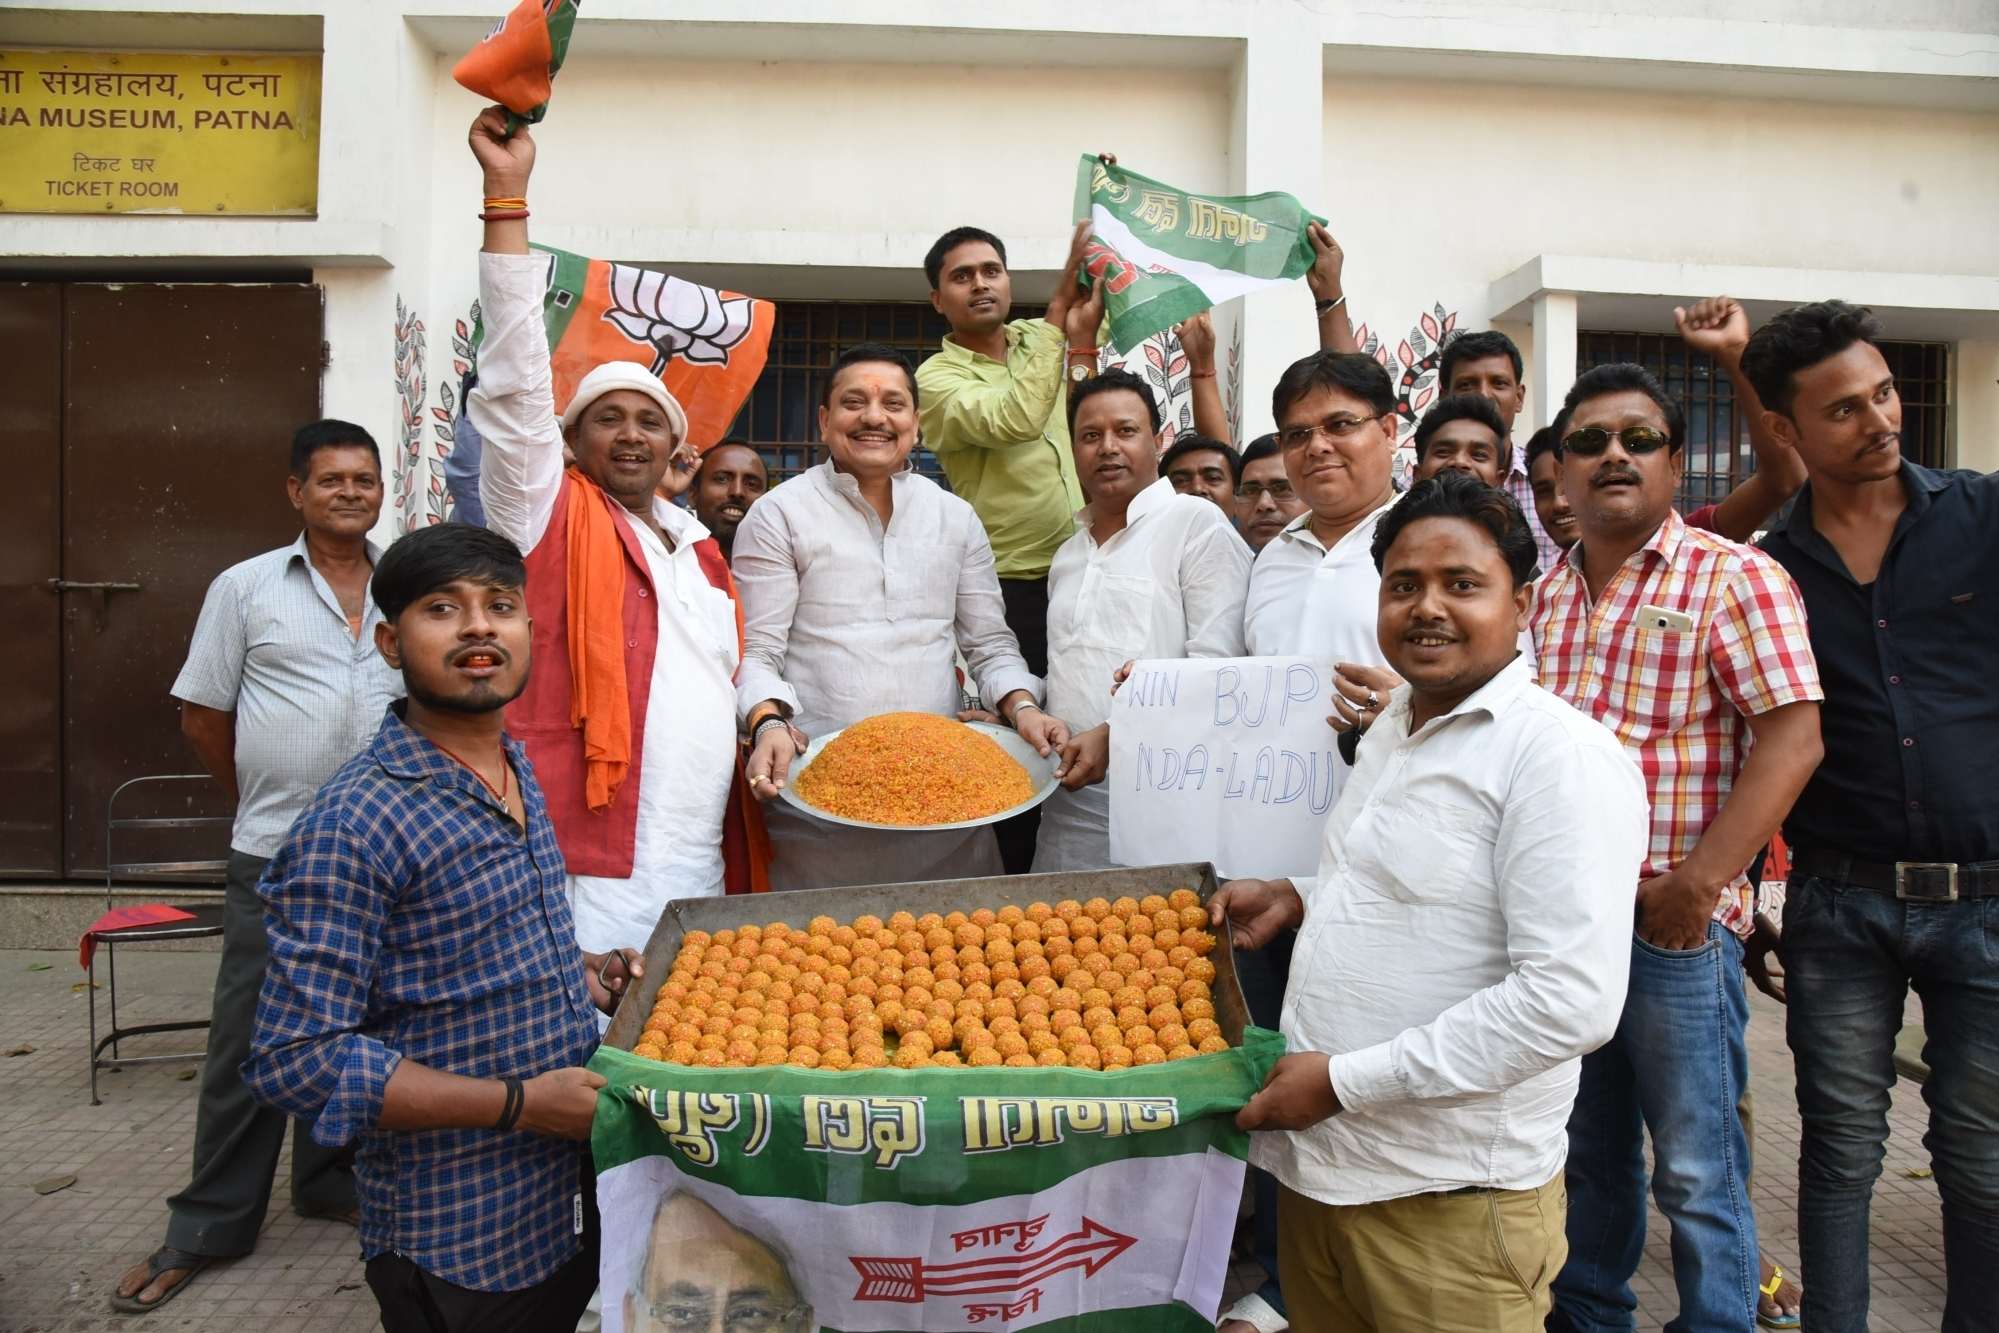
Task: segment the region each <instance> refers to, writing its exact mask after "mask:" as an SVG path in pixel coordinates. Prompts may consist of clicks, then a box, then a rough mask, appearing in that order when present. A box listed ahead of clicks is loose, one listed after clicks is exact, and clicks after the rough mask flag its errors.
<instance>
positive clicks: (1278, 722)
mask: <svg viewBox="0 0 1999 1333" xmlns="http://www.w3.org/2000/svg"><path fill="white" fill-rule="evenodd" d="M1332 678H1333V664H1332V662H1331V661H1315V660H1312V659H1309V658H1303V657H1235V658H1190V659H1184V660H1177V661H1159V662H1140V663H1138V664H1137V665H1136V666H1134V667H1133V668H1132V673H1131V678H1130V679H1129V680H1127V681H1126V682H1125V683H1124V686H1123V687H1122V688H1121V689H1120V690H1119V691H1118V693H1117V697H1116V699H1115V700H1113V702H1112V704H1111V718H1110V723H1111V759H1110V772H1109V774H1108V776H1106V778H1105V779H1104V781H1105V783H1106V784H1107V785H1108V786H1109V788H1110V795H1111V859H1112V860H1114V861H1117V862H1119V863H1120V864H1123V865H1152V864H1158V863H1163V862H1168V861H1213V862H1214V863H1215V868H1216V870H1217V871H1219V872H1220V873H1221V874H1223V875H1225V876H1230V877H1245V876H1248V877H1254V878H1272V877H1277V876H1285V875H1310V874H1315V873H1317V870H1318V866H1319V840H1320V835H1321V833H1322V832H1323V831H1324V829H1325V826H1326V816H1327V814H1328V813H1329V812H1330V811H1331V810H1332V808H1333V802H1334V800H1335V799H1337V798H1338V796H1339V794H1340V789H1341V788H1342V787H1344V786H1345V785H1346V780H1347V774H1348V772H1349V770H1348V768H1347V765H1346V763H1345V761H1344V760H1342V759H1341V758H1340V755H1339V749H1338V744H1337V742H1338V733H1336V732H1335V731H1334V730H1333V729H1332V728H1331V727H1330V726H1328V725H1327V724H1326V715H1327V714H1328V713H1330V712H1331V711H1332V706H1331V704H1330V703H1329V702H1328V700H1329V698H1330V696H1331V693H1332Z"/></svg>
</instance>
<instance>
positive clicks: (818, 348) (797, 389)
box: [729, 301, 1042, 485]
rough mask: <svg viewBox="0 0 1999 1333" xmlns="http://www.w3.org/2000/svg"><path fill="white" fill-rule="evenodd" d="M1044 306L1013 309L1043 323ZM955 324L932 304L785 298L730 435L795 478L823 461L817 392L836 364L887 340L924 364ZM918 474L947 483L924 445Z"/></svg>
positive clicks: (780, 473) (774, 476) (776, 471)
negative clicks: (859, 346)
mask: <svg viewBox="0 0 1999 1333" xmlns="http://www.w3.org/2000/svg"><path fill="white" fill-rule="evenodd" d="M1041 313H1042V307H1041V306H1037V305H1015V306H1014V308H1013V315H1012V318H1014V319H1037V318H1039V317H1040V315H1041ZM950 331H951V326H950V325H949V324H947V323H945V322H944V317H943V316H942V315H940V314H938V313H937V312H936V311H935V310H933V309H931V308H930V303H929V302H928V301H779V302H778V303H777V325H776V327H775V328H774V329H772V331H771V339H770V359H769V360H768V361H767V362H765V363H764V371H763V374H762V375H761V376H759V377H758V379H757V384H756V388H755V389H753V390H752V391H751V392H750V397H749V401H748V402H746V403H744V404H743V410H742V411H741V412H740V413H738V414H737V416H736V419H735V421H734V422H733V423H731V424H730V427H729V435H730V436H731V437H733V438H736V439H741V440H746V441H748V442H749V443H750V444H751V445H752V446H753V447H755V448H756V449H758V450H759V451H761V452H762V454H763V456H764V459H765V461H766V463H767V464H768V465H769V467H770V473H771V481H772V482H773V483H776V482H778V481H780V480H782V479H784V478H786V477H794V476H797V475H798V474H799V473H800V472H803V471H804V470H805V469H806V468H809V467H811V466H812V465H813V464H815V463H820V462H823V461H825V458H826V447H825V446H824V445H822V444H820V443H819V395H820V394H821V393H822V392H824V391H825V388H826V381H827V379H828V377H829V376H830V375H831V373H832V366H833V360H834V358H835V357H837V356H839V355H840V353H841V352H843V351H845V350H846V349H847V348H849V347H852V346H853V345H854V344H855V343H864V342H877V343H887V344H888V345H889V346H890V347H893V348H895V349H896V350H897V351H900V352H902V353H903V354H904V355H905V356H907V357H908V358H909V360H910V363H911V364H912V365H922V364H923V362H924V361H926V360H927V359H929V358H930V357H932V356H934V355H936V353H937V349H938V345H939V344H940V343H941V342H942V340H943V338H944V335H945V334H947V333H949V332H950ZM914 462H915V465H916V470H917V471H919V472H921V473H923V474H924V475H925V476H927V477H930V478H932V479H933V480H935V481H936V482H937V483H938V484H939V485H946V484H948V483H946V482H945V480H944V473H943V470H942V469H941V468H939V467H938V465H937V459H936V457H935V455H933V454H932V453H931V452H930V451H929V450H928V449H924V448H922V447H920V446H919V447H918V448H917V450H916V453H915V455H914Z"/></svg>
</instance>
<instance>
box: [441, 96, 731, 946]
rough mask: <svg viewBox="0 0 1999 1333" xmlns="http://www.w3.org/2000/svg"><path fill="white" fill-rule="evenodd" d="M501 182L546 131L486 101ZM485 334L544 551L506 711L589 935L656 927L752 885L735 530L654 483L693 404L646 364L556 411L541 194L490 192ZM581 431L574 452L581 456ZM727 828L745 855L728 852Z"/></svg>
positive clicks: (477, 413) (517, 479)
mask: <svg viewBox="0 0 1999 1333" xmlns="http://www.w3.org/2000/svg"><path fill="white" fill-rule="evenodd" d="M470 137H471V144H472V152H473V155H474V156H475V157H476V158H478V160H479V165H480V167H481V168H482V169H483V170H484V172H485V183H486V195H487V197H488V198H489V199H503V200H518V199H524V198H526V195H527V183H528V177H529V175H530V173H531V172H532V170H533V166H534V142H533V140H532V139H531V138H530V137H529V136H528V132H527V131H526V130H525V129H520V130H516V131H515V132H514V133H513V135H512V136H511V137H507V136H506V134H505V120H504V115H503V113H501V112H500V111H499V110H498V108H489V109H488V110H486V111H485V112H482V113H481V114H480V117H479V119H478V120H476V121H474V122H473V125H472V131H471V136H470ZM488 211H489V213H490V214H496V215H497V214H505V216H497V217H496V216H488V217H487V221H486V230H485V244H484V248H483V249H482V251H481V253H480V255H479V299H480V303H481V308H482V310H483V311H484V319H485V326H486V337H485V341H484V343H483V344H482V346H481V348H480V354H479V383H478V386H477V387H476V388H474V389H473V391H472V396H471V399H470V402H469V404H468V407H467V410H468V411H469V413H470V414H471V417H472V424H473V425H474V426H475V427H476V428H477V429H478V431H479V433H480V434H481V435H482V436H483V437H484V438H485V441H486V454H485V461H484V464H483V467H482V470H481V472H480V477H479V494H480V499H481V500H482V501H483V502H484V504H485V508H486V519H487V523H488V525H489V526H490V527H492V528H493V529H494V530H495V531H498V532H501V533H504V534H505V535H506V536H508V537H510V538H512V539H513V540H514V541H515V542H516V543H517V544H518V545H519V546H520V548H521V549H522V550H523V551H525V552H527V570H528V578H527V602H528V612H529V614H530V615H531V616H532V617H533V620H534V637H533V649H534V666H535V669H534V674H533V677H532V678H531V679H530V680H529V682H528V686H527V690H526V692H525V693H523V694H522V695H521V697H520V699H519V700H518V701H517V702H515V703H514V704H513V705H512V706H511V709H510V712H509V715H508V728H509V730H510V731H512V733H513V734H514V735H516V736H518V737H519V738H520V739H521V741H522V743H523V744H524V745H525V746H526V747H527V752H528V757H529V759H530V760H531V761H532V762H533V764H534V769H535V776H536V777H537V778H538V779H539V780H540V783H541V787H542V791H543V793H544V794H545V795H546V797H547V800H548V807H549V814H550V815H551V816H552V817H553V819H554V821H555V831H556V838H557V841H558V842H559V843H560V845H561V847H562V855H563V859H564V861H565V862H566V863H567V866H568V871H569V883H570V890H571V898H572V905H573V908H574V911H575V916H576V935H577V942H578V943H579V944H580V945H582V947H583V948H585V949H588V950H593V951H602V950H606V949H613V948H622V947H625V946H631V945H639V946H642V945H644V944H645V942H646V940H647V939H648V938H649V937H650V936H651V934H652V930H653V927H654V926H655V925H656V924H657V923H658V920H659V914H660V911H661V909H662V908H663V907H664V906H665V904H666V903H667V901H668V900H670V899H673V898H689V897H702V896H709V895H716V894H720V893H723V892H724V891H725V884H726V889H727V890H728V891H738V892H740V891H744V890H747V889H749V888H751V887H755V886H754V885H753V884H752V883H751V880H752V879H753V878H754V877H755V875H756V873H757V869H758V868H757V867H756V866H755V864H754V862H755V860H756V858H754V857H752V856H751V855H750V854H749V851H750V848H751V846H752V845H753V843H755V842H757V841H760V840H761V838H762V836H763V835H762V828H761V824H760V823H758V824H756V825H755V826H754V827H751V826H750V825H749V824H747V823H745V817H746V816H747V815H749V813H750V812H751V811H753V810H754V806H755V803H754V802H753V801H748V800H732V799H731V793H732V783H733V782H734V781H735V779H736V775H737V759H738V749H737V743H736V726H735V685H734V677H735V673H736V668H737V666H738V664H739V663H740V662H741V660H742V642H741V631H740V624H741V620H740V617H739V616H738V614H737V610H736V605H735V599H734V593H735V590H734V585H733V584H732V583H731V581H730V578H729V571H728V563H727V561H726V560H725V559H724V558H723V556H722V552H721V549H720V548H719V547H718V546H717V544H716V542H715V540H714V539H713V538H712V537H711V536H709V534H708V530H707V529H706V528H704V527H703V526H702V525H701V524H700V522H699V521H698V520H697V519H695V518H694V516H693V515H692V514H691V513H689V512H688V511H687V510H685V509H681V508H679V507H678V506H675V505H672V504H669V503H667V502H666V501H665V500H663V499H660V498H658V497H657V495H656V494H655V492H656V491H657V489H658V487H659V484H660V479H661V477H662V475H663V474H664V473H665V472H666V470H667V467H668V462H669V460H670V459H671V457H672V456H673V454H674V452H675V450H676V449H678V448H679V447H681V445H682V443H683V442H684V440H685V439H686V435H687V414H686V413H685V412H684V411H683V410H682V409H681V406H680V404H679V403H678V402H676V401H675V400H674V397H673V395H672V394H671V393H669V392H668V391H667V389H666V386H665V385H663V384H662V383H660V381H659V379H658V377H657V376H655V375H653V374H651V373H650V372H649V371H648V370H647V369H646V368H645V367H644V366H641V365H638V364H636V363H634V362H629V361H612V362H607V363H605V364H603V365H600V366H598V367H597V368H596V369H594V370H592V371H591V372H590V373H589V374H587V375H585V376H584V377H583V380H582V382H581V383H580V384H578V385H577V388H576V393H575V396H574V397H573V398H571V400H570V401H569V403H568V405H567V406H566V407H565V408H564V409H563V411H562V415H561V418H560V421H559V422H558V420H557V417H556V407H555V401H554V391H553V387H552V377H551V375H550V371H549V356H548V342H547V338H546V335H545V334H544V332H543V324H542V300H543V295H544V293H545V291H546V289H547V261H546V260H544V259H542V258H540V257H537V256H535V255H532V254H530V253H529V251H528V243H527V222H526V216H525V214H526V210H525V209H522V208H506V209H502V208H499V207H492V208H489V210H488ZM565 442H566V443H567V444H568V446H569V449H570V450H571V452H572V453H573V455H574V457H575V463H574V465H573V466H571V467H568V468H566V469H565V467H564V466H563V459H562V451H563V445H564V444H565ZM725 844H726V849H727V851H728V852H729V855H728V856H727V857H726V862H727V864H726V867H725Z"/></svg>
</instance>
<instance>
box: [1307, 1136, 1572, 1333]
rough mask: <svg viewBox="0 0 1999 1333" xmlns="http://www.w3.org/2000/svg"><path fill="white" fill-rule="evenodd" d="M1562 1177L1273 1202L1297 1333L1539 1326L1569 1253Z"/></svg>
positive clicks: (1531, 1329) (1504, 1331)
mask: <svg viewBox="0 0 1999 1333" xmlns="http://www.w3.org/2000/svg"><path fill="white" fill-rule="evenodd" d="M1567 1213H1568V1196H1567V1192H1566V1190H1565V1189H1564V1188H1563V1184H1562V1177H1561V1176H1559V1175H1558V1176H1556V1177H1555V1178H1554V1179H1553V1180H1551V1181H1549V1182H1548V1183H1547V1184H1545V1185H1543V1186H1541V1187H1540V1188H1539V1189H1532V1190H1481V1191H1478V1192H1475V1193H1466V1194H1418V1195H1413V1196H1411V1197H1409V1198H1406V1199H1389V1200H1386V1201H1384V1202H1381V1203H1367V1204H1354V1205H1335V1204H1325V1203H1320V1202H1318V1201H1317V1200H1315V1199H1310V1198H1307V1197H1306V1196H1305V1195H1302V1194H1298V1193H1296V1192H1294V1191H1292V1190H1290V1189H1288V1188H1285V1189H1281V1190H1280V1193H1279V1197H1278V1202H1277V1266H1278V1270H1279V1275H1280V1278H1281V1280H1282V1282H1283V1285H1284V1304H1285V1307H1286V1311H1287V1313H1288V1314H1289V1315H1290V1318H1291V1327H1293V1328H1295V1329H1297V1330H1298V1331H1299V1333H1347V1331H1348V1330H1354V1331H1355V1333H1360V1331H1361V1330H1366V1331H1368V1333H1374V1331H1375V1330H1379V1333H1402V1331H1403V1330H1408V1331H1409V1333H1416V1331H1417V1330H1424V1331H1426V1333H1427V1331H1428V1330H1439V1331H1444V1330H1463V1333H1540V1330H1541V1328H1542V1321H1543V1320H1544V1319H1546V1317H1547V1314H1548V1304H1549V1296H1548V1287H1549V1284H1550V1283H1551V1282H1553V1281H1554V1279H1555V1274H1556V1273H1558V1272H1560V1271H1561V1268H1562V1263H1563V1261H1564V1260H1565V1259H1567V1258H1568V1253H1569V1243H1568V1237H1567V1234H1566V1230H1565V1224H1566V1220H1567Z"/></svg>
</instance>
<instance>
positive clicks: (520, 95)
mask: <svg viewBox="0 0 1999 1333" xmlns="http://www.w3.org/2000/svg"><path fill="white" fill-rule="evenodd" d="M579 3H580V0H521V2H520V3H519V4H517V5H515V6H514V7H513V9H512V10H510V11H509V12H508V13H507V15H506V17H504V18H502V19H501V20H500V21H499V22H498V23H496V24H494V25H493V30H492V31H491V32H489V33H487V34H486V35H485V36H484V37H482V38H480V40H479V44H478V45H477V46H475V47H473V48H472V49H471V50H470V51H467V52H466V53H465V55H464V57H463V58H462V59H460V60H459V62H458V64H457V65H456V66H455V67H453V69H452V71H451V77H452V78H454V79H456V80H457V81H458V82H459V83H460V84H461V85H463V86H464V87H466V88H469V89H471V90H472V91H473V92H475V93H477V94H479V95H480V96H481V97H484V98H488V99H490V100H492V101H495V102H498V103H499V104H500V105H501V106H503V107H505V108H506V109H507V110H508V111H510V112H512V113H513V116H512V118H511V120H510V122H509V126H510V129H511V128H515V127H518V126H519V125H520V124H521V123H522V122H525V123H528V124H534V123H536V122H538V121H539V120H540V119H541V118H542V117H543V116H545V115H547V114H548V99H549V94H550V92H551V91H552V90H553V85H554V82H555V72H556V71H557V70H559V69H561V68H562V61H563V59H564V57H566V56H567V55H568V54H569V37H570V33H571V31H572V30H573V29H574V28H575V27H576V6H577V5H578V4H579Z"/></svg>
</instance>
